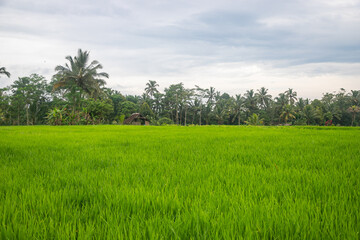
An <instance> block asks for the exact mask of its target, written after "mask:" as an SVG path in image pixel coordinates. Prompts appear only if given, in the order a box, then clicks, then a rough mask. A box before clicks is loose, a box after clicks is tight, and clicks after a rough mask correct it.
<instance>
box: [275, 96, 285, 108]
mask: <svg viewBox="0 0 360 240" xmlns="http://www.w3.org/2000/svg"><path fill="white" fill-rule="evenodd" d="M275 101H276V104H277V105H278V106H279V107H280V108H281V109H283V108H284V106H285V105H286V104H287V102H288V100H287V99H286V95H285V94H284V93H279V96H278V97H276V98H275Z"/></svg>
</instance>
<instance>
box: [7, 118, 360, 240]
mask: <svg viewBox="0 0 360 240" xmlns="http://www.w3.org/2000/svg"><path fill="white" fill-rule="evenodd" d="M290 119H291V117H290V118H288V121H290ZM0 136H1V138H0V238H1V239H75V238H78V239H90V238H92V237H93V238H96V239H235V238H236V239H241V238H244V239H259V238H261V239H263V238H264V239H359V238H360V235H359V229H360V221H359V209H360V191H359V186H360V159H359V156H360V129H359V128H355V127H354V128H346V127H251V126H249V127H246V126H243V127H236V126H202V127H199V126H189V127H180V126H165V127H154V126H153V127H151V126H150V127H139V126H57V127H52V126H29V127H1V128H0Z"/></svg>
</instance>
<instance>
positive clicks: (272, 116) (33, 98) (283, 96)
mask: <svg viewBox="0 0 360 240" xmlns="http://www.w3.org/2000/svg"><path fill="white" fill-rule="evenodd" d="M66 60H67V62H68V63H66V64H65V65H64V66H62V65H59V66H57V67H56V68H55V74H54V75H53V77H52V79H51V81H49V82H48V81H47V80H46V79H45V78H44V77H43V76H40V75H38V74H32V75H30V76H28V77H19V79H18V80H15V81H14V83H13V84H12V85H10V86H8V87H6V88H2V89H0V125H41V124H52V125H59V123H60V124H61V125H79V124H84V125H86V124H101V123H107V124H110V123H112V124H121V123H122V121H121V119H122V118H123V117H122V116H125V117H126V118H127V117H129V116H130V115H131V114H133V113H141V114H142V115H143V116H145V117H147V118H148V119H150V120H151V124H152V125H158V124H159V122H162V121H164V120H166V122H167V123H169V122H171V123H174V124H177V125H185V126H186V125H188V124H197V125H241V124H253V123H252V121H253V120H254V117H255V116H257V117H258V119H259V120H261V123H260V122H259V123H257V124H256V125H259V124H264V125H325V126H331V125H341V126H360V117H359V114H360V90H350V91H349V92H347V91H345V89H340V91H338V92H337V93H335V92H332V93H323V96H322V98H321V99H314V100H310V99H304V98H301V97H299V98H298V96H297V92H296V91H295V90H294V89H291V88H289V89H288V90H286V91H285V92H283V93H279V94H278V96H276V97H274V98H273V97H272V96H271V95H270V94H269V91H268V89H267V88H265V87H262V88H260V89H257V90H254V89H250V90H247V91H246V92H245V94H243V95H242V94H236V95H235V96H230V95H229V94H228V93H221V92H220V91H216V89H215V88H214V87H209V88H201V87H199V86H196V85H195V87H193V88H185V86H184V84H183V83H177V84H171V85H170V86H168V87H165V89H164V91H163V92H160V91H159V90H158V88H159V87H160V86H159V84H158V83H157V82H156V81H155V80H149V81H148V83H146V86H145V89H144V93H143V94H142V95H141V96H136V95H127V96H124V95H123V94H121V92H119V91H118V90H114V89H111V88H107V87H106V81H105V80H104V78H109V75H108V74H107V73H106V72H99V70H101V69H102V65H101V64H100V63H99V62H98V61H96V60H94V61H91V62H90V56H89V52H88V51H82V50H81V49H79V50H78V53H77V55H76V56H75V57H71V56H67V57H66ZM89 63H90V64H89ZM1 75H6V76H7V77H10V73H9V72H7V71H6V69H5V68H4V67H1V68H0V76H1ZM239 87H240V86H239ZM65 109H66V110H65ZM62 110H64V114H63V115H64V116H61V118H55V116H59V115H58V114H57V115H56V114H55V115H54V112H57V113H59V111H60V112H61V111H62Z"/></svg>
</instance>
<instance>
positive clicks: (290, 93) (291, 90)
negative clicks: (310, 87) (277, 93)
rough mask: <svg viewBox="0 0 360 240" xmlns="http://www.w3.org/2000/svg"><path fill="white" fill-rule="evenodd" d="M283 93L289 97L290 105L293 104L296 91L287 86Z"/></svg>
mask: <svg viewBox="0 0 360 240" xmlns="http://www.w3.org/2000/svg"><path fill="white" fill-rule="evenodd" d="M285 94H286V96H287V97H288V99H289V102H290V105H294V103H295V100H297V98H296V96H297V92H295V91H293V89H292V88H289V89H288V90H287V91H285Z"/></svg>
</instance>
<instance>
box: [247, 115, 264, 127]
mask: <svg viewBox="0 0 360 240" xmlns="http://www.w3.org/2000/svg"><path fill="white" fill-rule="evenodd" d="M245 123H246V124H247V125H255V126H257V125H263V124H264V121H263V119H260V118H259V116H258V115H257V114H256V113H253V115H251V116H250V117H249V118H248V120H247V121H245Z"/></svg>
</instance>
